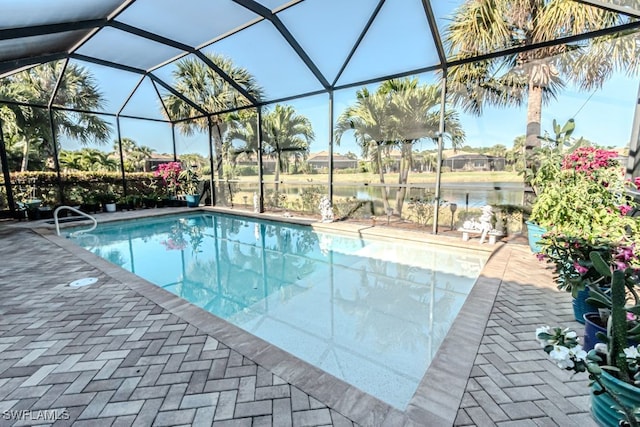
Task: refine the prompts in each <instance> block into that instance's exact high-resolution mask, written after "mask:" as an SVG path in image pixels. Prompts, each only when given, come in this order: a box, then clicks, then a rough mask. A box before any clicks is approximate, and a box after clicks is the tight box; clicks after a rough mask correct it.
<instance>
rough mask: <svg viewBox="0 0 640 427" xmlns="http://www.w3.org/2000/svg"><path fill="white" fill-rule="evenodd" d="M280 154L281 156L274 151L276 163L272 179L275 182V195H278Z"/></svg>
mask: <svg viewBox="0 0 640 427" xmlns="http://www.w3.org/2000/svg"><path fill="white" fill-rule="evenodd" d="M280 156H281V153H280V152H278V153H276V164H275V166H274V170H273V181H274V183H275V186H274V189H275V196H276V197H278V190H279V189H280V161H281V159H280Z"/></svg>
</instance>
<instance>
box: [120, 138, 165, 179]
mask: <svg viewBox="0 0 640 427" xmlns="http://www.w3.org/2000/svg"><path fill="white" fill-rule="evenodd" d="M121 142H122V159H123V161H124V169H125V170H126V171H128V172H142V171H143V170H144V160H145V159H148V158H150V157H151V156H153V153H154V152H155V150H154V149H153V148H151V147H147V146H146V145H138V143H137V142H135V141H134V140H133V139H131V138H122V140H121ZM113 151H114V153H116V155H117V156H119V154H118V153H119V152H120V148H119V144H118V141H117V140H115V141H114V142H113Z"/></svg>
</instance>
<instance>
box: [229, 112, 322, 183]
mask: <svg viewBox="0 0 640 427" xmlns="http://www.w3.org/2000/svg"><path fill="white" fill-rule="evenodd" d="M262 123H263V124H262V128H263V132H262V142H263V147H262V150H263V153H264V154H265V155H267V156H269V157H271V158H273V159H274V160H275V172H274V181H275V191H276V192H277V191H278V184H279V182H280V173H281V172H282V171H283V170H284V169H285V168H286V167H287V166H288V164H289V161H290V160H291V158H293V159H294V161H296V162H298V161H301V160H304V159H306V157H307V155H308V153H309V146H310V144H311V142H313V140H314V138H315V134H314V132H313V127H312V125H311V121H310V120H309V119H308V118H307V117H305V116H302V115H299V114H296V110H295V108H294V107H293V106H291V105H280V104H277V105H276V106H275V108H274V110H273V111H266V112H265V114H264V116H263V119H262ZM257 126H258V125H257V120H256V117H255V115H253V116H246V117H244V118H242V119H240V120H236V121H235V122H234V124H233V125H231V126H230V129H229V131H228V133H227V140H228V141H229V142H231V141H232V140H240V141H243V142H244V146H241V147H237V148H233V149H230V156H232V157H233V158H234V159H235V158H237V157H238V156H239V155H241V154H245V155H247V157H251V156H252V155H253V154H256V155H257V154H258V136H257V134H258V131H257Z"/></svg>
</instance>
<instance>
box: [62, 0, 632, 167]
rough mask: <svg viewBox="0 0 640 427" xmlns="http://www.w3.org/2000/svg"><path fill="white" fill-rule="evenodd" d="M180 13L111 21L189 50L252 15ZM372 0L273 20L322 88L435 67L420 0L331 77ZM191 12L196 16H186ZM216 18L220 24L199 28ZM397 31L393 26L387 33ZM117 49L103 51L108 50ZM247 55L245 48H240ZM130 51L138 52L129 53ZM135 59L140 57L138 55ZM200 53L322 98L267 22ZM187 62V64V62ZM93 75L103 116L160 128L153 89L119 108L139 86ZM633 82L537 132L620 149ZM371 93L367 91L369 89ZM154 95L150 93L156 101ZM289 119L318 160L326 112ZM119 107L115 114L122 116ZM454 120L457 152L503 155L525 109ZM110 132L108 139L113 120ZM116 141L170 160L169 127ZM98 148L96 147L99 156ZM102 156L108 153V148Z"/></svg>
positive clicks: (211, 8)
mask: <svg viewBox="0 0 640 427" xmlns="http://www.w3.org/2000/svg"><path fill="white" fill-rule="evenodd" d="M185 1H187V3H188V4H185V7H181V8H177V9H176V8H175V7H172V6H173V3H172V2H171V1H170V0H155V1H154V2H142V1H139V2H135V3H134V4H133V5H132V6H131V7H129V8H128V9H126V10H125V12H124V13H123V14H122V15H121V16H120V17H119V18H118V20H120V21H122V22H124V23H126V24H130V25H137V26H140V27H141V28H143V29H145V30H148V31H152V32H156V33H159V34H162V35H165V36H167V37H172V38H175V39H176V40H178V41H180V42H183V43H187V44H191V45H197V44H199V43H201V42H202V41H204V40H205V39H203V37H210V34H212V32H213V34H215V33H219V34H223V33H225V32H226V31H229V30H230V29H232V28H234V27H236V26H237V25H239V24H240V23H242V22H246V20H248V19H251V18H252V17H253V15H252V14H251V13H250V12H248V11H247V10H246V9H244V8H242V7H240V6H238V5H237V4H235V3H233V2H231V1H230V0H218V1H216V2H207V1H205V0H185ZM461 1H462V0H438V1H432V2H431V3H432V6H433V8H434V13H435V15H436V17H437V22H438V26H439V27H440V28H444V26H446V25H447V16H448V15H450V14H451V12H452V11H453V10H454V9H455V8H456V7H457V6H458V5H459V4H460V3H461ZM261 2H263V3H264V4H265V5H266V6H267V7H276V6H278V5H280V4H282V3H284V1H283V0H261ZM376 4H377V1H376V0H350V1H347V2H345V1H343V0H322V1H305V2H302V3H300V4H299V5H296V6H294V7H291V8H289V9H286V10H284V11H282V12H280V13H279V14H278V16H279V17H280V19H281V20H282V22H283V23H284V24H285V26H286V27H287V28H288V29H289V31H290V32H291V34H292V35H293V36H294V37H295V38H296V39H297V40H298V41H299V43H300V45H301V46H302V48H303V49H304V50H305V51H306V52H307V53H308V55H309V57H310V58H311V60H313V61H314V63H315V64H316V65H317V67H318V69H319V70H320V71H321V72H322V73H323V75H324V76H325V77H326V78H327V80H328V81H329V82H330V83H333V82H334V81H335V82H336V84H337V85H338V86H339V85H341V84H345V83H350V82H354V81H362V80H366V79H370V78H375V77H379V76H383V75H389V74H393V73H396V72H402V71H404V70H408V69H417V68H420V67H425V66H430V65H434V64H436V63H437V55H436V53H435V49H434V43H433V41H432V39H431V38H430V36H429V34H430V33H429V28H428V26H427V22H426V19H425V18H424V12H423V10H422V2H421V1H420V0H394V1H392V2H386V3H385V4H384V5H383V7H382V9H381V10H380V13H379V14H378V16H377V18H376V19H375V20H374V22H373V24H372V26H371V28H370V29H369V31H368V32H367V34H366V35H365V37H364V39H363V40H362V43H361V44H360V46H359V47H358V49H357V50H356V51H355V53H354V54H353V57H352V58H351V60H350V61H349V63H348V65H347V66H346V68H345V69H344V71H343V72H342V73H341V74H339V71H340V68H341V66H342V64H343V63H344V62H345V59H346V58H347V56H348V55H349V50H350V49H351V47H352V46H353V44H354V42H355V40H356V39H357V37H358V36H359V34H360V31H361V29H362V28H363V27H364V25H365V24H366V22H367V20H368V19H369V17H370V15H371V13H372V11H373V9H374V7H375V5H376ZM195 11H197V12H195ZM221 13H224V14H225V15H224V16H225V18H227V19H225V20H211V19H205V18H204V17H206V16H218V15H219V14H221ZM172 19H176V20H180V19H184V20H185V21H186V22H191V23H193V25H191V26H190V27H189V28H183V27H180V28H176V27H175V26H174V25H171V22H172ZM398 22H402V25H397V23H398ZM99 36H100V37H94V38H93V39H91V40H90V41H89V42H88V43H87V44H86V45H84V46H83V47H82V48H81V49H80V51H79V53H81V54H86V55H96V56H98V57H100V58H101V59H105V60H110V61H118V62H122V63H124V64H127V65H130V66H134V67H141V68H146V67H150V66H151V65H152V64H154V63H155V62H157V61H158V60H161V59H162V58H167V57H170V56H171V55H174V54H175V53H176V52H175V49H173V48H167V47H163V46H161V45H158V44H156V43H153V42H151V41H148V40H144V41H136V42H132V40H131V37H122V35H121V34H118V31H117V30H115V29H109V31H107V32H105V33H104V34H99ZM114 45H116V46H118V48H117V49H111V48H109V47H110V46H114ZM247 46H250V47H251V48H250V49H247ZM135 49H138V50H137V51H136V50H135ZM141 52H143V53H144V54H140V53H141ZM203 52H205V53H216V54H222V55H225V56H229V57H232V58H233V61H234V64H236V65H238V66H240V67H243V68H246V69H247V70H248V71H249V72H250V73H251V74H252V75H254V76H255V78H256V80H257V81H258V82H259V84H260V85H261V86H262V87H263V88H264V89H265V94H266V96H267V98H268V99H277V98H281V97H287V96H292V95H296V94H298V93H306V92H310V91H314V90H319V89H322V85H321V84H320V82H318V80H317V79H316V78H315V77H314V76H313V74H312V73H311V71H310V70H309V69H308V68H307V67H306V66H305V65H304V64H303V62H302V61H301V60H300V58H299V57H297V55H296V54H295V52H293V50H292V49H291V47H290V46H289V45H288V44H287V43H286V42H285V41H284V40H283V38H282V37H280V35H279V33H278V32H277V30H276V29H275V28H274V27H273V25H272V24H271V23H269V22H268V21H263V22H260V23H258V24H256V25H253V26H251V27H249V28H247V29H245V30H243V31H242V32H240V33H238V34H234V35H233V36H231V37H227V38H223V39H222V40H220V41H218V42H216V43H214V44H213V45H211V46H209V47H206V48H204V49H203ZM189 57H190V58H193V55H190V56H189ZM81 64H82V65H84V66H86V67H87V68H88V69H89V70H90V71H91V72H92V73H93V75H94V76H95V78H96V80H97V83H98V85H99V87H101V88H102V89H103V92H104V94H105V96H106V98H107V105H106V108H105V109H106V110H107V111H110V112H117V111H120V112H121V114H123V115H139V116H143V117H148V118H156V119H161V118H162V113H161V108H160V105H159V102H158V98H157V94H156V90H155V89H154V87H153V85H152V84H151V83H150V81H149V80H148V79H144V80H143V81H142V83H141V84H140V85H139V87H138V89H137V90H136V92H135V93H134V95H133V96H132V97H131V99H130V100H129V101H128V102H126V104H125V101H126V100H127V98H128V97H129V95H130V93H131V90H132V88H134V87H136V85H137V84H138V83H139V80H140V77H139V76H138V75H135V74H131V73H127V72H124V71H118V70H113V69H108V68H106V67H101V66H98V65H94V64H89V63H81ZM173 70H175V65H174V64H168V65H166V66H164V67H162V68H160V69H158V70H156V71H154V74H155V75H157V76H158V77H159V78H161V79H163V80H164V81H166V82H172V80H173V75H172V72H173ZM418 77H419V78H420V80H421V81H422V82H426V83H434V82H436V78H435V76H434V75H433V74H422V75H420V76H418ZM637 86H638V80H637V78H635V79H630V78H626V77H625V76H623V75H617V76H616V77H615V78H614V79H612V80H611V81H609V82H608V83H607V84H606V85H605V86H604V87H603V88H602V90H599V91H596V92H595V93H580V92H579V91H578V90H576V89H575V88H572V87H568V88H566V90H564V91H563V92H562V93H561V95H560V97H559V99H558V100H557V101H554V102H552V104H551V105H549V106H546V107H543V117H542V129H543V131H544V130H551V123H552V120H553V119H556V120H557V121H558V122H560V123H564V122H566V120H568V119H570V118H575V120H576V123H577V128H576V132H575V135H576V136H584V137H585V138H587V139H589V140H591V141H594V142H596V143H599V144H602V145H606V146H617V147H621V146H626V145H627V144H628V141H629V138H630V135H631V127H632V122H633V113H634V108H635V105H636V97H637V92H638V89H637ZM376 87H377V84H371V85H369V88H370V90H375V88H376ZM358 89H360V87H359V86H358V87H353V88H349V89H344V90H339V91H336V92H335V96H334V100H335V103H334V117H335V118H337V116H338V115H339V114H340V112H342V111H343V110H344V109H345V108H346V107H347V106H348V105H351V104H353V102H354V101H355V92H356V91H357V90H358ZM166 93H167V92H166V90H164V89H162V88H160V94H161V95H163V94H166ZM288 104H290V105H293V106H294V107H295V108H296V111H297V112H298V114H302V115H305V116H307V117H308V118H309V119H310V120H311V122H312V125H313V128H314V131H315V134H316V138H315V142H314V143H313V144H312V146H311V151H312V152H316V151H322V150H326V149H327V147H328V142H329V140H330V135H329V110H328V95H327V94H321V95H317V96H314V97H311V98H305V99H298V100H295V101H290V102H288ZM123 106H124V108H123ZM460 120H461V122H462V125H463V128H464V130H465V132H466V137H467V138H466V144H468V145H471V146H479V147H486V146H492V145H495V144H502V145H505V146H507V147H511V146H512V144H513V140H514V138H515V137H517V136H519V135H524V133H525V129H526V110H525V108H524V107H523V108H518V109H498V108H487V109H486V110H485V111H484V114H483V115H482V117H474V116H470V115H465V114H461V115H460ZM109 121H110V122H111V123H112V124H113V129H114V134H113V138H114V139H115V138H116V134H115V121H114V120H113V119H109ZM121 131H122V132H121V135H122V136H123V137H129V138H132V139H134V140H135V141H136V142H137V143H139V144H141V145H147V146H150V147H152V148H154V149H155V150H156V151H157V152H160V153H161V152H171V151H172V144H173V143H172V137H171V129H170V126H169V125H166V124H162V123H153V122H148V121H140V120H135V121H134V120H126V119H122V120H121ZM176 141H177V148H178V152H179V153H187V152H194V151H195V152H199V153H200V154H203V155H207V154H208V148H206V136H205V135H197V136H195V137H191V138H187V137H185V136H183V135H182V134H181V133H180V132H176ZM76 147H77V144H75V143H73V142H69V141H64V142H63V148H68V149H75V148H76ZM429 148H433V144H432V143H431V142H430V141H425V142H421V143H419V144H418V149H429ZM103 149H104V148H103ZM109 149H110V146H109ZM334 151H335V152H340V153H346V152H347V151H352V152H355V153H357V154H360V151H359V148H358V147H357V146H356V144H355V142H354V140H353V138H352V136H351V135H350V134H347V135H345V136H344V137H343V140H342V141H341V143H340V146H336V147H335V149H334Z"/></svg>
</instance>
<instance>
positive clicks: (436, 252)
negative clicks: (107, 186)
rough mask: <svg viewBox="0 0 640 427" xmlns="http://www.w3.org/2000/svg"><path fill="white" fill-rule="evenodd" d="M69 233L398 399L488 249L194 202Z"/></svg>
mask: <svg viewBox="0 0 640 427" xmlns="http://www.w3.org/2000/svg"><path fill="white" fill-rule="evenodd" d="M73 239H74V240H75V242H76V243H78V244H79V245H81V246H83V247H85V248H86V249H89V250H90V251H92V252H93V253H95V254H96V255H99V256H101V257H103V258H105V259H107V260H108V261H110V262H112V263H114V264H117V265H119V266H121V267H123V268H125V269H127V270H129V271H131V272H133V273H135V274H136V275H139V276H141V277H143V278H145V279H146V280H148V281H150V282H152V283H154V284H156V285H158V286H161V287H163V288H164V289H166V290H168V291H170V292H172V293H174V294H175V295H178V296H180V297H182V298H184V299H186V300H188V301H189V302H191V303H193V304H195V305H197V306H199V307H202V308H203V309H205V310H207V311H209V312H211V313H212V314H214V315H216V316H219V317H221V318H223V319H225V320H227V321H229V322H231V323H233V324H235V325H237V326H238V327H240V328H242V329H244V330H246V331H248V332H250V333H252V334H254V335H256V336H258V337H260V338H262V339H264V340H266V341H268V342H270V343H272V344H274V345H276V346H278V347H280V348H282V349H284V350H286V351H288V352H289V353H292V354H293V355H295V356H297V357H299V358H300V359H302V360H305V361H306V362H309V363H311V364H313V365H315V366H318V367H319V368H321V369H323V370H325V371H327V372H329V373H331V374H332V375H334V376H336V377H338V378H340V379H342V380H344V381H346V382H347V383H350V384H352V385H354V386H356V387H358V388H360V389H361V390H363V391H365V392H367V393H369V394H371V395H373V396H376V397H378V398H379V399H381V400H383V401H385V402H387V403H389V404H391V405H393V406H395V407H396V408H399V409H404V408H405V407H406V406H407V403H408V402H409V400H410V399H411V397H412V396H413V394H414V392H415V390H416V388H417V386H418V384H419V382H420V380H421V379H422V377H423V375H424V374H425V372H426V370H427V368H428V366H429V364H430V362H431V359H432V358H433V356H434V355H435V353H436V352H437V350H438V347H439V346H440V344H441V342H442V340H443V339H444V337H445V336H446V334H447V332H448V330H449V327H450V326H451V324H452V322H453V320H454V319H455V317H456V315H457V313H458V311H459V310H460V308H461V306H462V304H463V303H464V301H465V299H466V297H467V295H468V294H469V291H470V290H471V288H472V287H473V284H474V282H475V280H476V278H477V276H478V275H479V273H480V270H481V269H482V267H483V265H484V264H485V262H486V260H487V258H488V253H484V252H478V251H471V250H464V249H460V248H449V247H442V246H434V245H428V244H418V243H411V242H407V241H403V242H402V243H401V244H400V243H395V242H392V241H383V240H369V239H362V238H358V237H356V236H349V235H340V234H331V233H325V232H318V231H314V230H313V229H312V228H311V227H308V226H299V225H293V224H284V223H279V222H273V221H263V220H257V219H252V218H245V217H238V216H230V215H223V214H209V213H197V214H190V215H186V216H182V217H177V216H164V217H156V218H149V219H143V220H132V221H119V222H113V223H106V224H100V225H99V227H98V229H96V230H95V231H94V232H92V233H91V235H89V236H81V235H80V236H77V237H75V238H73Z"/></svg>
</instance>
